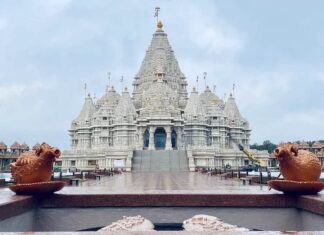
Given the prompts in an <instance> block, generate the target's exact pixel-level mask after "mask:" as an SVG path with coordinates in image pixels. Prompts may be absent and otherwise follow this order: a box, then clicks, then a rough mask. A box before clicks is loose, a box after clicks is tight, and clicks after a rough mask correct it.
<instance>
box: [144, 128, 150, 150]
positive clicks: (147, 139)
mask: <svg viewBox="0 0 324 235" xmlns="http://www.w3.org/2000/svg"><path fill="white" fill-rule="evenodd" d="M143 137H144V138H143V141H144V143H143V147H144V149H147V148H148V146H149V143H150V132H149V131H148V130H147V129H146V131H145V132H144V136H143Z"/></svg>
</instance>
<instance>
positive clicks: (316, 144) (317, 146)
mask: <svg viewBox="0 0 324 235" xmlns="http://www.w3.org/2000/svg"><path fill="white" fill-rule="evenodd" d="M323 147H324V144H322V143H321V142H319V141H316V142H315V143H314V144H313V148H323Z"/></svg>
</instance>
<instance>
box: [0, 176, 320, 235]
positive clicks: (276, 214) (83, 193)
mask: <svg viewBox="0 0 324 235" xmlns="http://www.w3.org/2000/svg"><path fill="white" fill-rule="evenodd" d="M36 209H37V210H36ZM125 211H126V212H127V213H128V214H134V215H137V214H143V215H147V216H151V217H152V218H154V219H155V220H156V221H160V222H161V221H162V222H168V218H170V220H174V218H176V219H177V220H179V221H182V220H183V219H186V218H189V216H192V215H194V214H195V213H196V214H199V213H206V214H215V215H216V216H218V215H219V214H221V215H224V218H226V219H229V218H233V219H234V220H233V221H234V222H235V221H238V222H240V221H242V218H244V217H248V216H244V215H245V214H249V215H254V216H260V221H259V222H258V223H261V218H263V219H262V221H265V222H266V223H268V221H276V223H283V225H282V226H284V224H285V223H286V222H285V221H283V222H280V221H281V219H280V218H287V220H290V218H294V219H295V222H296V221H298V222H296V223H297V225H298V223H301V221H303V218H308V219H309V218H312V221H316V220H319V218H313V217H312V215H311V214H312V213H315V214H316V216H322V215H324V194H323V193H320V194H318V195H312V196H310V195H309V196H286V195H284V194H282V193H281V192H278V191H275V190H271V191H269V190H268V187H267V186H259V185H252V186H249V185H243V184H242V182H240V181H239V180H237V179H226V180H225V179H220V178H219V177H217V176H208V175H205V174H200V173H195V172H175V173H172V172H169V173H165V172H159V173H149V172H147V173H124V174H121V175H115V176H113V177H102V178H101V180H88V181H85V182H83V183H82V184H81V185H80V186H67V187H65V188H64V189H62V190H61V191H59V192H57V193H55V194H54V195H51V196H45V197H44V196H43V197H31V196H16V195H15V194H14V193H13V192H11V191H10V190H9V189H0V224H1V223H4V222H5V221H4V220H6V221H9V220H11V218H13V216H22V217H24V216H25V217H24V220H26V218H33V217H34V216H35V213H36V217H38V216H41V217H44V218H48V220H49V221H52V220H53V219H54V218H55V217H60V218H65V216H67V218H70V219H71V218H73V221H74V224H79V225H80V223H81V222H82V221H87V220H89V219H90V218H93V217H95V218H105V217H107V215H109V214H114V215H115V217H116V218H117V219H118V218H120V216H122V215H123V214H124V213H125ZM299 211H307V213H309V212H311V214H310V215H307V216H306V217H303V216H300V213H301V212H299ZM23 213H25V214H23ZM71 213H72V214H73V215H71ZM290 216H292V217H290ZM76 218H78V219H76ZM114 219H115V218H114ZM308 219H307V220H308ZM27 220H28V219H27ZM243 220H244V219H243ZM76 221H79V222H78V223H77V222H76ZM106 221H107V220H106ZM179 221H177V222H179ZM31 222H32V221H31ZM243 222H244V221H243ZM102 223H103V221H102ZM0 227H1V226H0ZM279 227H280V226H279ZM77 228H78V227H75V229H74V230H73V229H72V231H76V230H77ZM265 228H266V226H265ZM62 229H63V227H62ZM321 230H322V229H321ZM48 231H53V230H48ZM61 231H66V230H61ZM275 234H276V233H275Z"/></svg>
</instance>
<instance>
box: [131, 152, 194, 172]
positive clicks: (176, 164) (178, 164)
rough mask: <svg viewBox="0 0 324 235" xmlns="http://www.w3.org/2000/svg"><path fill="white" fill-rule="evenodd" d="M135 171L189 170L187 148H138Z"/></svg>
mask: <svg viewBox="0 0 324 235" xmlns="http://www.w3.org/2000/svg"><path fill="white" fill-rule="evenodd" d="M132 171H133V172H181V171H189V166H188V159H187V155H186V151H185V150H136V151H134V155H133V164H132Z"/></svg>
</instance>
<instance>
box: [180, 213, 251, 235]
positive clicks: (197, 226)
mask: <svg viewBox="0 0 324 235" xmlns="http://www.w3.org/2000/svg"><path fill="white" fill-rule="evenodd" d="M183 228H184V230H185V231H190V232H208V231H210V232H212V231H231V232H244V231H249V230H248V229H247V228H241V227H237V226H236V225H231V224H227V223H224V222H223V221H222V220H220V219H219V218H217V217H215V216H210V215H195V216H193V217H192V218H190V219H187V220H185V221H184V222H183Z"/></svg>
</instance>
